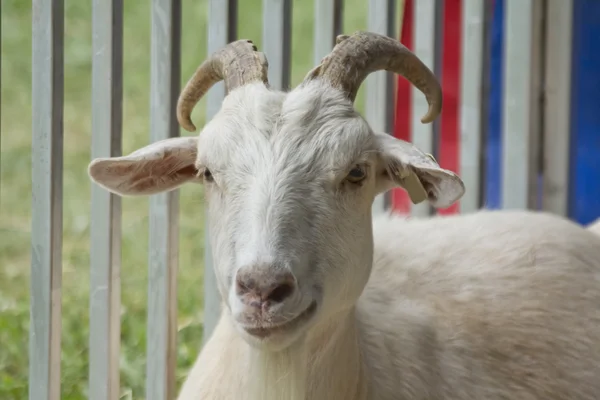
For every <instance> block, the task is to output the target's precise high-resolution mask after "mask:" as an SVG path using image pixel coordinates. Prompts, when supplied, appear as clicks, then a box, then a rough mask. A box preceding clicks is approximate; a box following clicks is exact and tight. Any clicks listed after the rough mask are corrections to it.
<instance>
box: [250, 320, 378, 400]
mask: <svg viewBox="0 0 600 400" xmlns="http://www.w3.org/2000/svg"><path fill="white" fill-rule="evenodd" d="M358 339H359V338H358V331H357V327H356V320H355V316H354V310H351V311H348V312H344V313H340V314H338V315H336V316H335V317H334V318H331V319H330V320H328V321H326V322H324V323H321V324H320V325H318V326H316V327H315V328H314V329H313V330H312V332H311V333H310V334H309V335H308V336H307V337H306V338H305V339H304V340H303V341H300V342H299V343H297V344H296V345H294V346H291V347H290V348H289V349H286V350H285V351H282V352H278V353H271V352H263V351H259V350H256V349H252V350H251V365H252V367H251V370H253V371H254V373H255V374H256V375H255V376H252V377H251V378H250V382H249V383H250V386H251V392H253V395H252V396H251V397H252V398H256V399H258V398H260V399H263V400H271V399H292V400H305V399H314V400H321V399H323V400H337V399H344V400H361V399H364V398H365V397H366V390H367V389H366V379H365V376H364V367H363V364H362V359H361V354H360V348H359V344H358Z"/></svg>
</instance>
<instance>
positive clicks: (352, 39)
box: [305, 31, 442, 123]
mask: <svg viewBox="0 0 600 400" xmlns="http://www.w3.org/2000/svg"><path fill="white" fill-rule="evenodd" d="M379 70H386V71H390V72H394V73H396V74H398V75H402V76H403V77H405V78H406V79H408V80H409V81H410V82H411V83H412V84H413V85H414V86H415V87H416V88H417V89H419V90H420V91H421V92H422V93H423V94H424V95H425V98H426V99H427V103H428V104H429V110H428V111H427V114H425V115H424V116H423V117H422V118H421V122H423V123H428V122H432V121H433V120H434V119H435V118H436V117H437V116H438V115H439V113H440V112H441V110H442V88H441V86H440V83H439V81H438V80H437V78H436V77H435V75H434V74H433V72H432V71H431V70H430V69H429V68H427V66H426V65H425V64H423V62H422V61H421V60H420V59H419V57H417V56H416V55H415V54H414V53H412V52H411V51H410V50H409V49H407V48H406V47H405V46H404V45H402V43H400V42H398V41H397V40H395V39H392V38H390V37H388V36H384V35H379V34H376V33H373V32H362V31H359V32H356V33H354V34H353V35H352V36H347V35H339V36H338V37H337V38H336V45H335V47H334V48H333V50H332V51H331V53H329V55H327V56H326V57H325V58H323V60H322V61H321V64H320V65H319V66H317V67H316V68H313V69H312V70H311V71H310V72H309V73H308V75H307V76H306V78H305V81H309V80H312V79H315V78H317V77H321V79H325V80H327V81H329V83H330V84H331V85H332V86H333V87H335V88H338V89H340V90H342V91H344V92H345V93H347V95H348V97H349V98H350V100H351V101H354V99H355V98H356V93H357V92H358V89H359V87H360V85H361V84H362V82H363V81H364V79H365V78H366V77H367V75H369V74H370V73H371V72H375V71H379Z"/></svg>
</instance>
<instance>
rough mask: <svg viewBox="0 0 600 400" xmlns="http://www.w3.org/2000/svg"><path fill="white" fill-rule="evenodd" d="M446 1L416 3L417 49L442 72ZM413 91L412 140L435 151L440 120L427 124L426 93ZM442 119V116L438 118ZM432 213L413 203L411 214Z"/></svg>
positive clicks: (420, 54)
mask: <svg viewBox="0 0 600 400" xmlns="http://www.w3.org/2000/svg"><path fill="white" fill-rule="evenodd" d="M442 7H443V5H442V3H441V1H440V0H418V1H416V0H415V3H414V13H415V14H414V20H413V21H414V53H415V54H416V55H417V56H418V57H419V58H420V59H421V60H422V61H423V63H424V64H425V65H427V66H428V67H429V68H430V69H431V70H432V71H433V72H435V73H436V75H437V76H439V74H438V70H439V68H438V63H439V58H440V57H439V54H440V47H439V44H440V40H439V37H438V36H439V33H440V29H439V26H440V22H441V16H442V11H443V9H442ZM411 94H412V96H411V97H412V109H411V111H412V117H411V120H412V142H413V143H414V144H415V146H417V147H418V148H420V149H421V150H422V151H424V152H426V153H431V154H434V153H435V132H436V131H437V128H438V127H437V125H438V124H437V122H434V123H432V124H423V123H422V122H421V117H422V116H423V115H425V114H426V113H427V110H428V108H429V107H428V104H427V100H426V99H425V96H423V94H422V93H421V92H419V90H418V89H417V88H415V87H412V89H411ZM436 121H438V120H436ZM431 213H432V209H431V206H430V205H429V204H428V203H427V202H423V203H420V204H413V205H412V206H411V214H412V215H414V216H418V217H424V216H428V215H430V214H431Z"/></svg>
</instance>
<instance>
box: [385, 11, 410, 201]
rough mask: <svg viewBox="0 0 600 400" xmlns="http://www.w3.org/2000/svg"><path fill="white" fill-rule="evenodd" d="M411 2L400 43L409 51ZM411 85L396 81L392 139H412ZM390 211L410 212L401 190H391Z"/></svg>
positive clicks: (406, 197) (407, 198)
mask: <svg viewBox="0 0 600 400" xmlns="http://www.w3.org/2000/svg"><path fill="white" fill-rule="evenodd" d="M413 7H414V6H413V0H405V1H404V15H403V17H402V30H401V32H400V42H402V44H404V45H405V46H406V47H408V48H409V49H412V48H413ZM411 101H412V100H411V85H410V83H409V82H408V81H407V80H406V79H403V78H399V79H398V91H397V93H396V119H395V121H394V137H396V138H398V139H402V140H406V141H410V140H411V138H412V132H411V109H412V107H411ZM391 195H392V210H393V211H395V212H400V213H409V212H410V204H411V203H410V199H409V197H408V195H407V193H406V192H405V191H404V190H403V189H393V190H392V191H391Z"/></svg>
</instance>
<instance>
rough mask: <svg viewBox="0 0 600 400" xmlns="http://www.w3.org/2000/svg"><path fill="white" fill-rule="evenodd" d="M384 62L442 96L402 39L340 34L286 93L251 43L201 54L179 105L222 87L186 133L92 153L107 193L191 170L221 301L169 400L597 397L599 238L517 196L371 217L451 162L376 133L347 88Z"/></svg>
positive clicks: (452, 188) (449, 189)
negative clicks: (419, 214) (375, 208)
mask: <svg viewBox="0 0 600 400" xmlns="http://www.w3.org/2000/svg"><path fill="white" fill-rule="evenodd" d="M381 69H386V70H389V71H393V72H395V73H398V74H400V75H402V76H404V77H406V78H407V79H408V80H409V81H411V82H412V83H413V84H414V85H415V86H416V87H417V88H418V89H419V90H420V91H421V92H423V93H424V94H425V96H426V98H427V100H428V102H429V105H430V108H429V112H428V114H427V115H426V116H425V117H424V118H423V120H422V121H423V122H431V121H433V120H434V119H435V118H436V116H437V115H438V114H439V112H440V110H441V89H440V85H439V83H438V82H437V80H436V79H435V76H434V75H433V74H432V73H431V71H430V70H429V69H427V68H426V67H425V66H424V65H423V64H422V63H421V61H420V60H419V59H418V58H417V57H416V56H415V55H414V54H412V53H411V52H410V51H408V50H407V49H406V48H404V47H403V46H402V45H401V44H400V43H399V42H397V41H395V40H393V39H391V38H388V37H384V36H379V35H376V34H373V33H367V32H357V33H356V34H354V35H352V36H350V37H348V36H341V37H340V38H339V39H338V43H337V45H336V46H335V48H334V49H333V51H332V52H331V54H330V55H329V56H327V57H326V58H324V59H323V61H322V63H321V64H320V65H319V66H318V67H316V68H315V69H313V70H312V71H311V72H310V73H309V74H308V76H307V77H306V79H305V81H304V82H303V83H302V84H301V85H300V86H299V87H297V88H295V89H294V90H292V91H290V92H289V93H281V92H277V91H274V90H272V89H270V88H269V86H268V82H267V62H266V58H265V57H264V55H263V54H262V53H259V52H257V51H256V48H255V47H254V46H253V45H252V44H251V42H250V41H242V40H240V41H237V42H233V43H231V44H229V45H228V46H226V47H225V48H223V49H222V50H221V51H219V52H217V53H215V54H214V55H212V56H211V57H210V58H209V59H208V60H206V61H205V62H204V63H203V64H202V65H201V66H200V67H199V68H198V70H197V71H196V73H195V75H194V76H193V77H192V79H191V80H190V81H189V82H188V84H187V86H186V87H185V88H184V90H183V92H182V94H181V97H180V102H179V104H178V118H179V121H180V123H181V125H182V126H184V127H185V128H186V129H188V130H194V129H195V127H194V125H193V124H192V122H191V120H190V114H191V110H192V109H193V107H194V105H195V104H196V103H197V101H198V100H199V99H200V97H201V96H202V95H203V94H204V93H205V92H206V91H207V90H208V89H209V88H210V87H211V85H212V84H214V83H215V82H216V81H218V80H221V79H223V80H224V81H225V85H226V88H227V89H228V95H227V96H226V98H225V99H224V101H223V104H222V106H221V109H220V111H219V113H218V114H217V115H216V116H215V117H214V118H213V119H212V120H211V121H209V122H208V123H207V124H206V126H205V127H204V129H203V130H202V133H201V134H200V135H199V137H198V138H191V137H186V138H175V139H168V140H164V141H161V142H157V143H154V144H151V145H149V146H147V147H144V148H142V149H140V150H138V151H136V152H134V153H133V154H131V155H128V156H123V157H115V158H107V159H96V160H94V161H93V162H92V163H91V164H90V167H89V174H90V176H91V178H92V179H93V180H94V181H95V182H97V183H98V184H100V185H102V186H103V187H105V188H107V189H108V190H110V191H111V192H114V193H117V194H119V195H123V196H125V195H148V194H153V193H158V192H164V191H167V190H171V189H174V188H176V187H179V186H180V185H182V184H183V183H185V182H203V183H204V184H205V188H204V191H205V196H206V199H207V202H208V207H209V227H210V235H211V243H212V252H213V256H214V264H215V272H216V274H217V281H218V289H219V291H220V294H221V296H222V300H223V302H222V304H223V307H222V314H221V318H220V320H219V323H218V326H217V327H216V330H215V331H214V333H213V335H212V336H211V338H210V339H209V341H208V343H207V344H206V346H205V347H204V348H203V350H202V352H201V354H200V355H199V357H198V360H197V362H196V364H195V366H194V367H193V369H192V370H191V372H190V374H189V377H188V379H187V381H186V382H185V384H184V386H183V388H182V390H181V393H180V396H179V398H180V399H181V400H184V399H185V400H193V399H194V400H207V399H210V400H229V399H231V400H233V399H235V400H243V399H251V400H274V399H277V400H287V399H293V400H305V399H310V400H359V399H360V400H367V399H368V400H398V399H400V400H402V399H405V400H408V399H410V400H416V399H423V400H424V399H428V400H432V399H447V400H484V399H485V400H500V399H502V400H504V399H515V400H517V399H518V400H553V399H565V400H567V399H568V400H592V399H600V241H599V240H598V237H597V236H595V235H594V234H592V233H591V232H590V231H587V230H586V229H583V228H582V227H581V226H578V225H576V224H574V223H571V222H569V221H567V220H565V219H562V218H559V217H556V216H552V215H548V214H544V213H534V212H525V211H481V212H477V213H473V214H469V215H461V216H449V217H433V218H430V219H408V220H407V219H405V218H403V217H399V216H386V217H382V218H378V219H376V220H375V221H372V216H371V204H372V202H373V200H374V197H375V196H376V195H377V194H378V193H382V192H384V191H387V190H389V189H390V188H392V187H403V188H404V189H406V190H407V191H408V193H409V194H410V196H411V198H412V200H413V201H414V202H420V201H423V200H428V201H429V202H430V203H431V204H432V205H433V206H435V207H447V206H449V205H450V204H452V203H454V202H455V201H456V200H458V199H459V198H460V197H461V196H462V194H463V193H464V186H463V183H462V181H461V180H460V178H458V177H457V176H456V175H455V174H454V173H452V172H451V171H447V170H444V169H442V168H440V167H439V165H438V164H437V163H436V162H435V161H434V160H432V159H431V158H430V157H428V156H427V155H425V154H423V153H422V152H421V151H419V150H418V149H416V148H415V147H413V146H412V145H410V144H408V143H406V142H403V141H400V140H397V139H395V138H392V137H390V136H388V135H385V134H378V133H374V132H373V131H372V130H371V128H370V127H369V125H368V124H367V122H366V121H365V120H364V119H363V118H362V117H361V116H360V115H359V114H358V113H357V112H356V111H355V109H354V107H353V101H354V98H355V95H356V92H357V90H358V88H359V86H360V84H361V82H362V81H363V80H364V78H365V77H366V76H367V75H368V74H369V73H370V72H372V71H375V70H381Z"/></svg>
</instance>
